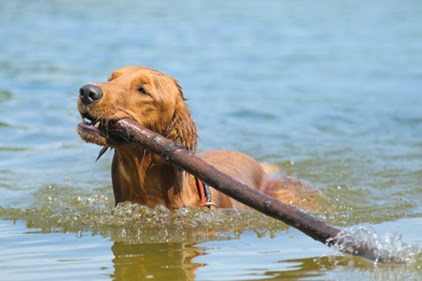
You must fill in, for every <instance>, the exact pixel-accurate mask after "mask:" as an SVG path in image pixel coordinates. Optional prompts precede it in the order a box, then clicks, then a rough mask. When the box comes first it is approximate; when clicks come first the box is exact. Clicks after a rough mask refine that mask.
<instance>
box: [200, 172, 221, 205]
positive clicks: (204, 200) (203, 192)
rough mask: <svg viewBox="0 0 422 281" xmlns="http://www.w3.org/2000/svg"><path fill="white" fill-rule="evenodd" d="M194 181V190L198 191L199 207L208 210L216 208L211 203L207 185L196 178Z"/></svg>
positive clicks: (209, 190)
mask: <svg viewBox="0 0 422 281" xmlns="http://www.w3.org/2000/svg"><path fill="white" fill-rule="evenodd" d="M195 180H196V188H197V189H198V193H199V199H200V202H201V205H200V206H203V207H207V208H209V209H211V207H216V208H218V205H217V204H215V203H214V202H212V198H211V189H210V187H209V185H208V184H207V183H205V182H203V181H201V180H200V179H198V178H195Z"/></svg>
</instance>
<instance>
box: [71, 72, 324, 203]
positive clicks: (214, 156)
mask: <svg viewBox="0 0 422 281" xmlns="http://www.w3.org/2000/svg"><path fill="white" fill-rule="evenodd" d="M94 85H96V86H98V87H99V88H101V90H102V92H103V97H102V98H101V99H100V100H98V101H97V102H95V103H93V104H90V105H86V104H83V103H82V102H81V101H80V100H79V102H78V109H79V112H80V113H81V114H82V115H83V116H90V117H92V118H95V119H96V120H101V122H102V128H101V130H100V133H98V132H92V131H90V130H87V129H84V128H83V127H79V129H78V132H79V134H80V135H81V137H82V139H84V140H86V141H88V142H92V143H96V144H98V145H101V146H105V147H112V148H114V157H113V163H112V182H113V190H114V196H115V200H116V204H117V203H119V202H123V201H131V202H136V203H140V204H144V205H147V206H149V207H154V206H156V205H158V204H162V205H165V206H166V207H167V208H169V209H177V208H180V207H183V206H200V205H201V202H200V198H199V194H198V192H197V186H196V181H195V178H194V177H193V176H191V175H189V174H188V173H186V172H184V171H182V170H179V169H178V168H177V167H175V166H173V165H172V164H170V163H168V162H167V161H165V159H163V158H161V157H159V156H157V155H155V154H152V153H150V152H148V151H145V150H144V149H142V148H141V147H140V146H137V145H133V144H129V143H124V142H123V143H119V144H116V143H113V142H112V141H111V140H110V139H109V138H108V136H107V123H108V122H109V120H118V119H121V118H131V119H133V120H135V121H136V122H138V123H140V124H141V125H143V126H145V127H147V128H149V129H151V130H153V131H155V132H158V133H160V134H162V135H164V136H166V137H167V138H170V139H172V140H173V141H176V142H179V143H181V144H183V145H184V146H185V147H186V148H188V149H190V150H192V151H195V150H196V145H197V130H196V126H195V123H194V122H193V120H192V118H191V114H190V111H189V108H188V106H187V104H186V103H185V99H184V96H183V92H182V89H181V87H180V86H179V85H178V83H177V81H176V80H175V79H174V78H173V77H171V76H168V75H165V74H163V73H161V72H158V71H155V70H152V69H149V68H146V67H124V68H121V69H119V70H116V71H115V72H113V74H112V75H111V76H110V78H109V80H108V81H107V82H104V83H95V84H94ZM197 155H198V156H199V157H201V158H202V159H203V160H205V161H207V162H209V163H211V164H212V165H214V166H215V167H216V168H218V169H219V170H221V171H222V172H224V173H226V174H228V175H230V176H232V177H233V178H235V179H237V180H238V181H240V182H242V183H245V184H247V185H248V186H250V187H252V188H256V189H258V190H261V191H262V192H265V193H267V194H269V195H271V196H274V197H276V198H278V199H280V200H282V201H284V202H286V203H292V204H295V205H299V206H301V207H304V208H305V209H315V208H317V207H318V204H319V203H318V200H317V197H320V196H321V194H320V193H319V192H318V191H316V190H315V189H313V188H312V187H311V186H310V185H309V184H308V183H306V182H304V181H302V180H300V179H297V178H295V177H291V176H281V175H278V176H270V175H268V174H267V173H266V172H265V170H270V169H273V170H274V166H271V165H266V166H263V165H261V164H260V163H258V162H257V161H255V160H254V159H253V158H251V157H250V156H247V155H245V154H241V153H237V152H232V151H223V150H219V151H207V152H201V153H197ZM212 195H213V202H214V203H216V204H217V205H218V206H220V207H222V208H236V209H247V207H246V206H244V205H243V204H241V203H239V202H237V201H235V200H233V199H231V198H229V197H227V196H226V195H224V194H222V193H220V192H218V191H216V190H214V189H212Z"/></svg>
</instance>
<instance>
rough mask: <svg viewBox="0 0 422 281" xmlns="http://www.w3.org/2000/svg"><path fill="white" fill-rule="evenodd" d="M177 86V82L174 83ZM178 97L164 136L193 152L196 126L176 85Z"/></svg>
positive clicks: (179, 88)
mask: <svg viewBox="0 0 422 281" xmlns="http://www.w3.org/2000/svg"><path fill="white" fill-rule="evenodd" d="M176 84H177V82H176ZM177 88H178V91H179V97H178V98H177V101H176V105H175V110H174V115H173V118H172V121H171V123H170V125H169V126H168V128H167V130H166V132H165V133H164V136H165V137H167V138H169V139H171V140H173V141H176V142H179V143H181V144H183V146H185V147H186V148H187V149H189V150H192V151H195V150H196V145H197V139H198V136H197V131H196V125H195V123H194V122H193V120H192V116H191V113H190V111H189V107H188V105H187V104H186V103H185V99H184V97H183V91H182V88H181V87H180V86H179V84H177Z"/></svg>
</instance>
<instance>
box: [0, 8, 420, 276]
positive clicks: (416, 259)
mask: <svg viewBox="0 0 422 281" xmlns="http://www.w3.org/2000/svg"><path fill="white" fill-rule="evenodd" d="M421 15H422V2H420V1H411V0H403V1H395V0H386V1H334V0H333V1H328V0H327V1H284V0H282V1H270V0H264V1H194V0H190V1H170V0H167V1H135V0H122V1H114V2H111V1H100V0H88V1H79V0H75V1H65V0H55V1H54V0H52V1H47V0H45V1H43V0H36V1H24V0H14V1H1V3H0V38H1V39H2V40H1V41H2V43H1V44H0V253H1V255H0V272H1V275H0V280H421V279H422V269H421V264H422V250H421V245H422V239H421V236H420V233H422V92H421V89H422V17H421ZM124 65H145V66H149V67H151V68H155V69H158V70H160V71H162V72H165V73H167V74H170V75H172V76H174V77H176V78H177V79H178V80H179V82H180V84H181V85H182V86H183V89H184V93H185V96H186V97H187V98H188V99H189V100H188V103H189V105H190V107H191V110H192V113H193V115H194V119H195V121H196V123H197V126H198V130H199V135H200V141H199V144H200V150H208V149H214V148H224V149H232V150H237V151H242V152H245V153H248V154H250V155H252V156H254V157H255V158H257V159H259V160H260V161H265V162H271V163H274V164H276V165H278V166H279V167H280V168H282V169H283V170H285V171H287V172H289V173H292V174H295V175H297V176H299V177H301V178H303V179H306V180H307V181H310V182H312V183H313V184H314V185H315V186H316V187H317V188H319V189H320V190H321V191H322V192H324V193H325V194H326V195H327V197H328V200H329V206H328V207H330V208H328V209H329V210H330V211H327V212H322V213H318V214H314V215H315V216H317V217H319V218H321V219H323V220H326V221H327V222H328V223H330V224H332V225H335V226H337V227H353V229H354V230H355V231H356V229H359V227H360V229H363V230H364V231H369V229H374V231H375V233H374V232H371V234H370V237H371V239H372V240H373V241H375V242H378V243H380V244H382V245H383V247H385V248H388V249H391V250H393V251H396V252H398V253H399V254H400V255H403V256H405V257H406V259H407V261H408V263H407V264H406V265H381V264H375V263H373V262H369V261H366V260H363V259H360V258H356V257H350V256H345V255H342V254H340V253H339V252H337V251H335V250H333V249H329V248H328V247H326V246H324V245H322V244H320V243H318V242H316V241H313V240H312V239H310V238H308V237H307V236H305V235H304V234H302V233H300V232H298V231H297V230H295V229H293V228H288V227H286V226H285V225H284V224H282V223H280V222H276V221H274V220H272V219H268V218H265V217H264V216H262V215H259V214H257V213H254V212H252V213H249V212H246V213H245V212H244V213H239V212H235V211H230V210H217V211H215V212H207V211H204V210H197V209H191V208H186V209H183V210H180V211H179V212H176V213H169V212H168V211H166V210H164V209H162V208H157V209H154V210H151V209H147V208H144V207H142V206H136V205H131V204H123V205H121V206H118V207H116V208H115V207H114V202H113V194H112V190H111V181H110V172H109V170H110V161H111V156H112V155H111V153H107V154H106V155H105V156H104V157H103V158H102V159H101V160H100V161H98V162H95V158H96V156H97V153H98V151H99V147H97V146H95V145H92V144H86V143H84V142H82V141H81V140H80V139H79V137H78V135H77V134H76V129H75V127H76V124H77V123H78V122H79V121H80V117H79V115H78V113H77V111H76V101H77V97H78V90H79V87H80V86H81V85H83V84H85V83H87V82H90V81H104V80H105V79H106V78H107V76H108V75H109V74H110V73H111V72H112V70H114V69H116V68H119V67H121V66H124ZM362 227H363V228H362ZM377 235H378V236H377Z"/></svg>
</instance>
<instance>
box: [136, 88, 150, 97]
mask: <svg viewBox="0 0 422 281" xmlns="http://www.w3.org/2000/svg"><path fill="white" fill-rule="evenodd" d="M136 90H137V91H138V93H141V94H143V95H147V91H145V88H144V86H140V87H138V89H136Z"/></svg>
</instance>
